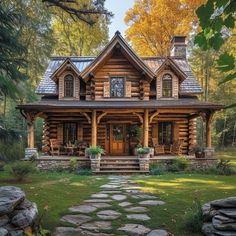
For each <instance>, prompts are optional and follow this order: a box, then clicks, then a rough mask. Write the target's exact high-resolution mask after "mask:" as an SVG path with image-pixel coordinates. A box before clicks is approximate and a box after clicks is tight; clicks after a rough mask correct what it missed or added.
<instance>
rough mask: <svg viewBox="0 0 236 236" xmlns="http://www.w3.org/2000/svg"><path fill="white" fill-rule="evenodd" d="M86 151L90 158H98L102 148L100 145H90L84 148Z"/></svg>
mask: <svg viewBox="0 0 236 236" xmlns="http://www.w3.org/2000/svg"><path fill="white" fill-rule="evenodd" d="M86 151H87V153H88V154H89V157H90V159H91V160H96V159H100V158H101V155H102V154H103V153H104V150H103V148H102V147H100V146H94V147H92V146H90V147H89V148H87V149H86Z"/></svg>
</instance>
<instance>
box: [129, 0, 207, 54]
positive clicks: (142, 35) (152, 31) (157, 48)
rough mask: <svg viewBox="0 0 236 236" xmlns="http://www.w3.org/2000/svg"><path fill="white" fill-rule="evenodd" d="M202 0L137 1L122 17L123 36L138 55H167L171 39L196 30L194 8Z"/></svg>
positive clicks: (202, 1) (203, 0)
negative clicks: (123, 19)
mask: <svg viewBox="0 0 236 236" xmlns="http://www.w3.org/2000/svg"><path fill="white" fill-rule="evenodd" d="M205 1H206V0H195V1H192V0H170V1H166V0H136V1H135V4H134V6H133V8H131V9H130V10H128V11H127V13H126V16H125V22H126V24H127V25H128V27H129V28H128V29H127V31H126V38H127V39H128V40H129V41H130V42H131V43H132V46H133V47H134V49H135V50H136V51H137V52H138V53H139V54H140V55H146V56H156V55H161V56H164V55H169V53H170V46H171V44H170V41H171V38H172V37H173V36H174V35H187V34H189V33H190V32H191V31H192V30H193V29H195V26H196V24H197V17H196V15H195V14H194V11H195V10H196V9H197V7H198V6H200V5H201V4H202V3H204V2H205Z"/></svg>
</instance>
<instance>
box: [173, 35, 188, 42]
mask: <svg viewBox="0 0 236 236" xmlns="http://www.w3.org/2000/svg"><path fill="white" fill-rule="evenodd" d="M171 43H172V44H173V43H184V44H185V43H186V36H183V35H177V36H173V38H172V39H171Z"/></svg>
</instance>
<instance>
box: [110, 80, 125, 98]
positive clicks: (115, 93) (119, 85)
mask: <svg viewBox="0 0 236 236" xmlns="http://www.w3.org/2000/svg"><path fill="white" fill-rule="evenodd" d="M124 80H125V78H124V77H112V78H111V79H110V96H111V97H116V98H122V97H124V94H125V91H124V88H125V86H124Z"/></svg>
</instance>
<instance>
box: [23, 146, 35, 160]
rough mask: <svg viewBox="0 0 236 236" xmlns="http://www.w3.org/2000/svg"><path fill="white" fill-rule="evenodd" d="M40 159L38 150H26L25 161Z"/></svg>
mask: <svg viewBox="0 0 236 236" xmlns="http://www.w3.org/2000/svg"><path fill="white" fill-rule="evenodd" d="M32 158H33V159H36V158H38V150H37V148H25V158H24V160H31V159H32Z"/></svg>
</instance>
